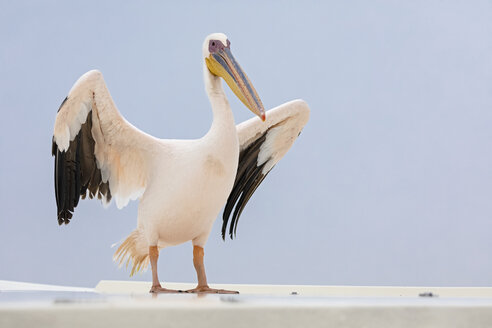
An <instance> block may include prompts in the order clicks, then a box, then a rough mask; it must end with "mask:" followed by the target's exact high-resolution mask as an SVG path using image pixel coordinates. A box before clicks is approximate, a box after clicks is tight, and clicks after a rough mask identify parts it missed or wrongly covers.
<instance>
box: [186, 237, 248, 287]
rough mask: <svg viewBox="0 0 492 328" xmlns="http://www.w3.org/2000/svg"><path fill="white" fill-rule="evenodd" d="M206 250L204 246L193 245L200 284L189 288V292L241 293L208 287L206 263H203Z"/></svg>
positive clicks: (194, 263)
mask: <svg viewBox="0 0 492 328" xmlns="http://www.w3.org/2000/svg"><path fill="white" fill-rule="evenodd" d="M203 256H204V251H203V247H200V246H193V265H194V267H195V270H196V276H197V278H198V286H196V288H194V289H190V290H187V291H186V292H187V293H200V294H201V293H207V294H239V292H238V291H234V290H225V289H214V288H210V287H208V283H207V275H206V274H205V265H204V264H203Z"/></svg>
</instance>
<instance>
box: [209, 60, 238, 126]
mask: <svg viewBox="0 0 492 328" xmlns="http://www.w3.org/2000/svg"><path fill="white" fill-rule="evenodd" d="M203 74H204V79H205V91H206V92H207V95H208V98H209V100H210V104H211V105H212V111H213V114H214V119H213V122H212V127H211V128H210V131H209V133H221V134H222V133H231V132H233V133H236V125H235V123H234V116H233V115H232V111H231V106H230V105H229V101H228V100H227V97H226V95H225V93H224V89H223V88H222V82H221V80H220V77H218V76H215V75H213V74H212V73H210V71H209V70H208V68H207V66H206V65H204V68H203Z"/></svg>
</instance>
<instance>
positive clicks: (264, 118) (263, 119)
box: [261, 113, 266, 122]
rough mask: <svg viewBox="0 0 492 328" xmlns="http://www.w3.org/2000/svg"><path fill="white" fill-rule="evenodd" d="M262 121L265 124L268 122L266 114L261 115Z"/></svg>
mask: <svg viewBox="0 0 492 328" xmlns="http://www.w3.org/2000/svg"><path fill="white" fill-rule="evenodd" d="M261 120H262V121H263V122H265V120H266V117H265V113H263V114H261Z"/></svg>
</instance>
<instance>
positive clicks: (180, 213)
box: [138, 103, 239, 247]
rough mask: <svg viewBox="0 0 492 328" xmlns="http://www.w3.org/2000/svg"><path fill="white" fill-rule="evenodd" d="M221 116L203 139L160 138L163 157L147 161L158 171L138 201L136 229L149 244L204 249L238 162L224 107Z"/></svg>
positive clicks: (231, 123) (233, 132) (230, 122)
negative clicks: (188, 242)
mask: <svg viewBox="0 0 492 328" xmlns="http://www.w3.org/2000/svg"><path fill="white" fill-rule="evenodd" d="M220 112H221V114H222V115H220V114H218V115H216V116H215V117H214V125H213V126H212V128H211V129H210V131H209V132H208V133H207V134H206V135H205V136H204V137H203V138H201V139H197V140H189V141H188V140H179V141H178V140H162V141H160V143H159V144H160V147H162V148H161V149H162V150H161V156H159V157H157V158H155V159H153V158H152V156H150V157H149V162H151V163H152V165H155V167H158V168H160V169H158V170H155V171H152V176H151V177H150V179H149V181H150V182H149V183H148V185H147V189H146V192H145V193H144V194H143V196H142V197H141V199H140V204H139V209H138V229H139V230H140V231H142V232H143V233H144V234H145V236H146V238H147V239H148V240H149V241H150V243H154V244H156V245H158V246H159V247H166V246H172V245H177V244H181V243H184V242H187V241H189V240H192V241H193V244H194V245H198V246H202V247H203V246H204V245H205V243H206V241H207V239H208V235H209V233H210V230H211V229H212V225H213V223H214V221H215V219H216V218H217V215H218V214H219V211H220V209H221V208H222V206H223V205H224V203H225V200H226V199H227V196H228V195H229V193H230V191H231V189H232V187H233V184H234V179H235V177H236V172H237V165H238V158H239V144H238V138H237V132H236V126H235V125H234V120H233V118H232V115H227V114H230V110H229V109H228V107H226V103H224V105H222V107H220ZM215 123H217V125H215ZM218 124H220V127H221V128H218ZM170 157H172V158H173V160H172V162H170V161H169V158H170ZM163 198H164V199H165V201H163Z"/></svg>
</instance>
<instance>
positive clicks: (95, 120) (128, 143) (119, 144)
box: [52, 70, 157, 224]
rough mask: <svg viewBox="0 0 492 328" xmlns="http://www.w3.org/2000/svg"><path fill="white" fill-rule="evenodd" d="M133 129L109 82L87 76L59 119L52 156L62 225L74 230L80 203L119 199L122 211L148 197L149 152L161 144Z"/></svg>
mask: <svg viewBox="0 0 492 328" xmlns="http://www.w3.org/2000/svg"><path fill="white" fill-rule="evenodd" d="M156 140H157V139H155V138H154V137H152V136H150V135H147V134H145V133H143V132H141V131H140V130H138V129H137V128H135V127H134V126H133V125H131V124H130V123H128V122H127V121H126V120H125V119H124V117H123V116H122V115H121V114H120V112H119V111H118V109H117V108H116V106H115V104H114V102H113V99H112V98H111V95H110V94H109V91H108V89H107V87H106V84H105V82H104V79H103V76H102V74H101V73H100V72H99V71H96V70H93V71H89V72H87V73H86V74H84V75H82V76H81V77H80V78H79V80H78V81H77V82H76V83H75V84H74V86H73V87H72V89H71V90H70V92H69V94H68V96H67V98H65V100H64V101H63V103H62V104H61V106H60V109H59V110H58V114H57V116H56V121H55V128H54V135H53V143H52V155H53V156H54V157H55V195H56V205H57V207H58V223H59V224H63V223H65V224H68V223H69V222H70V219H71V218H72V215H73V211H74V208H75V207H76V206H77V204H78V202H79V198H80V197H82V198H85V197H86V196H89V198H94V197H97V198H99V199H101V200H102V201H103V203H104V204H109V202H110V201H111V198H114V199H115V201H116V205H117V206H118V208H121V207H123V206H125V205H126V204H128V202H129V200H130V199H132V200H133V199H137V198H139V197H140V196H141V195H142V194H143V192H144V191H145V188H146V184H147V176H148V174H147V173H148V169H149V168H148V166H147V158H148V151H149V149H151V148H152V146H153V145H155V144H156V143H157V141H156Z"/></svg>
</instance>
